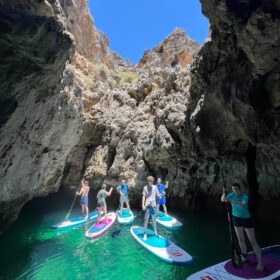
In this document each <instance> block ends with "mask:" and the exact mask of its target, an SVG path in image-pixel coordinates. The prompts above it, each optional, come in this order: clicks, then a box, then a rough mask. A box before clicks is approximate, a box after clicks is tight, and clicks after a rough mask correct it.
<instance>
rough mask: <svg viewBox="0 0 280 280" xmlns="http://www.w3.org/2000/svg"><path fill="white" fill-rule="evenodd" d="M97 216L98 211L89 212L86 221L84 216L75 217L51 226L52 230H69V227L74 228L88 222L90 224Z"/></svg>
mask: <svg viewBox="0 0 280 280" xmlns="http://www.w3.org/2000/svg"><path fill="white" fill-rule="evenodd" d="M97 215H98V211H95V212H90V213H89V214H88V219H87V220H86V219H85V216H83V217H76V218H73V219H70V220H67V221H64V222H62V223H59V224H55V225H52V228H55V229H64V228H69V227H74V226H79V225H82V224H86V223H89V222H92V221H94V220H96V219H97Z"/></svg>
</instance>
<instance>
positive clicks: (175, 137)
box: [166, 125, 182, 146]
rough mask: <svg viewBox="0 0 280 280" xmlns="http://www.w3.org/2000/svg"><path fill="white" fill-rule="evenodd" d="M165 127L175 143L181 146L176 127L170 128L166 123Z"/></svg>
mask: <svg viewBox="0 0 280 280" xmlns="http://www.w3.org/2000/svg"><path fill="white" fill-rule="evenodd" d="M166 129H167V131H168V133H169V134H170V136H171V137H172V139H173V141H174V142H175V143H176V145H179V146H182V140H181V137H180V134H179V133H178V132H177V131H176V129H174V128H172V127H171V126H169V125H166Z"/></svg>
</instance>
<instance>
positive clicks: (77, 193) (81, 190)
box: [76, 187, 84, 195]
mask: <svg viewBox="0 0 280 280" xmlns="http://www.w3.org/2000/svg"><path fill="white" fill-rule="evenodd" d="M83 190H84V188H83V187H82V188H81V189H80V191H79V192H76V195H81V194H82V192H83Z"/></svg>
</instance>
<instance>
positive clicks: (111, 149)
mask: <svg viewBox="0 0 280 280" xmlns="http://www.w3.org/2000/svg"><path fill="white" fill-rule="evenodd" d="M116 154H117V151H116V147H112V146H110V147H109V150H108V158H107V174H108V172H109V170H110V168H111V167H112V165H113V163H114V161H115V157H116Z"/></svg>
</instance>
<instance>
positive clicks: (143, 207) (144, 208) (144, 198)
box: [142, 194, 146, 211]
mask: <svg viewBox="0 0 280 280" xmlns="http://www.w3.org/2000/svg"><path fill="white" fill-rule="evenodd" d="M145 201H146V196H145V195H144V194H143V196H142V209H143V210H144V211H145V210H146V206H145Z"/></svg>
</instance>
